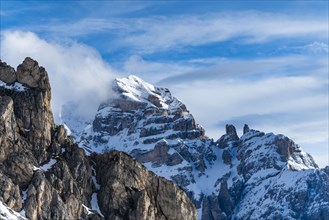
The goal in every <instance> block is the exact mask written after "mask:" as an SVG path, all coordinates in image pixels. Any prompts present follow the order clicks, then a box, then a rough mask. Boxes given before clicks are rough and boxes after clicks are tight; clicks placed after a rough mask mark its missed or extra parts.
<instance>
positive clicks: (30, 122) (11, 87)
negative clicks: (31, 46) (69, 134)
mask: <svg viewBox="0 0 329 220" xmlns="http://www.w3.org/2000/svg"><path fill="white" fill-rule="evenodd" d="M1 67H4V70H3V69H2V70H1V71H2V72H4V73H7V72H10V73H11V74H12V75H15V77H12V78H15V79H16V78H17V81H14V82H12V83H11V84H5V83H3V82H5V81H9V80H7V78H8V77H4V78H0V80H1V81H0V85H2V86H0V94H1V95H2V96H5V95H6V96H9V97H11V99H12V100H13V105H14V113H15V119H16V123H17V129H18V132H19V133H20V134H21V136H24V137H25V138H26V140H28V141H29V142H30V143H32V144H33V145H34V147H33V149H32V151H34V154H35V155H37V154H39V155H37V160H38V162H39V163H41V162H43V161H45V159H46V158H47V152H46V150H47V149H46V148H41V146H43V147H46V146H49V145H50V143H51V131H52V130H53V128H54V126H55V124H54V119H53V115H52V112H51V108H50V99H51V91H50V85H49V80H48V75H47V72H46V71H45V69H44V68H43V67H39V66H38V63H37V62H36V61H34V60H32V59H31V58H26V59H25V60H24V62H23V63H22V64H21V65H19V66H18V68H17V72H15V71H13V69H12V68H10V67H8V66H7V65H6V64H5V63H1ZM8 74H9V73H7V74H3V75H5V76H7V75H8ZM32 76H33V77H32Z"/></svg>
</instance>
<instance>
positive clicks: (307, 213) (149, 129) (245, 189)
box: [75, 76, 329, 220]
mask: <svg viewBox="0 0 329 220" xmlns="http://www.w3.org/2000/svg"><path fill="white" fill-rule="evenodd" d="M113 90H114V91H115V92H116V93H117V94H116V96H115V98H113V99H111V100H108V101H107V102H104V103H102V104H101V105H100V107H99V109H98V112H97V114H96V116H95V118H94V120H93V122H92V123H91V124H90V125H89V126H88V127H87V128H86V129H85V130H84V131H83V132H82V133H81V132H80V134H81V135H80V137H78V142H79V143H80V144H81V145H82V146H84V148H85V149H86V151H87V152H89V153H92V152H98V153H101V152H107V151H109V150H112V149H117V150H120V151H124V152H126V153H128V154H130V155H132V156H133V157H134V158H135V159H137V160H138V161H140V162H142V163H143V164H144V165H145V166H146V167H147V168H148V169H150V170H152V171H153V172H155V173H156V174H158V175H160V176H163V177H165V178H167V179H169V180H172V181H174V182H175V183H177V184H178V185H179V186H180V187H182V188H183V189H184V190H185V191H186V192H187V193H188V195H189V196H190V198H191V199H192V200H193V202H194V204H195V205H196V207H197V208H198V213H199V219H201V218H202V219H204V220H208V219H211V220H217V219H327V217H328V216H329V179H328V172H329V171H328V168H326V169H322V170H321V169H319V168H318V166H317V164H316V163H315V162H314V160H313V158H312V157H311V156H310V155H309V154H307V153H305V152H304V151H303V150H302V149H301V148H300V147H299V146H298V145H297V144H295V143H294V142H293V141H292V140H290V139H289V138H288V137H286V136H284V135H275V134H273V133H268V134H265V133H263V132H260V131H257V130H253V129H250V128H249V126H248V125H245V126H244V128H243V135H242V136H241V137H239V136H238V135H237V132H236V128H235V127H234V126H233V125H226V134H225V135H223V136H221V137H220V138H219V139H218V140H217V141H213V140H212V139H209V138H208V137H207V136H205V131H204V129H203V128H202V127H201V126H199V125H198V124H197V123H196V122H195V120H194V118H193V116H192V114H191V113H190V112H189V111H188V110H187V108H186V106H185V105H184V104H183V103H182V102H181V101H179V100H178V99H176V98H175V97H173V96H172V95H171V93H170V91H169V90H168V89H165V88H158V87H155V86H153V85H151V84H149V83H146V82H144V81H143V80H141V79H139V78H138V77H135V76H129V77H127V78H122V79H117V80H115V81H114V83H113ZM75 133H79V132H76V131H75ZM129 193H130V191H129ZM129 193H128V194H129ZM125 201H126V200H125ZM134 201H135V200H134Z"/></svg>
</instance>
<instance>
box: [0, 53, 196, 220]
mask: <svg viewBox="0 0 329 220" xmlns="http://www.w3.org/2000/svg"><path fill="white" fill-rule="evenodd" d="M0 67H1V74H0V113H1V114H0V162H1V163H0V202H1V204H0V219H2V218H12V219H25V217H27V218H28V219H31V220H34V219H93V220H99V219H104V218H105V219H112V217H111V216H118V217H120V215H116V213H112V211H109V210H108V207H109V204H108V203H106V201H103V200H100V203H98V200H97V192H98V191H99V190H101V192H102V194H104V195H109V194H111V192H112V191H110V188H108V187H107V186H108V183H104V181H102V185H101V186H102V188H99V186H98V184H97V182H96V179H101V178H102V177H100V176H103V175H104V176H109V175H112V174H113V173H111V172H112V169H111V167H108V168H109V169H101V168H98V166H100V165H103V163H98V162H97V161H96V162H97V163H95V162H94V161H91V160H90V158H89V157H88V156H86V154H85V151H84V150H83V149H82V148H80V147H79V146H78V145H77V144H75V143H74V141H73V140H72V139H71V138H70V137H68V136H67V133H66V131H65V129H64V126H62V125H61V126H55V124H54V121H53V116H52V112H51V109H50V98H51V97H50V86H49V81H48V75H47V73H46V71H45V69H44V68H42V67H39V66H38V63H37V62H36V61H34V60H32V59H31V58H26V59H25V60H24V62H23V63H22V64H21V65H19V66H18V68H17V71H15V70H14V69H13V68H11V67H9V66H8V65H6V64H5V63H3V62H0ZM104 157H106V156H104ZM100 158H102V156H100ZM108 159H111V156H110V157H109V158H108ZM111 160H112V159H111ZM101 161H102V162H104V161H103V160H101ZM126 161H127V163H128V162H129V164H127V165H125V163H126ZM107 163H110V164H111V166H113V169H115V167H120V166H129V167H130V170H131V171H133V172H135V173H137V174H138V173H140V174H143V175H144V174H145V175H147V176H149V177H150V178H151V180H152V181H153V182H150V183H148V184H146V185H143V186H142V188H143V187H144V188H143V190H144V191H145V192H146V191H147V192H148V194H147V195H146V194H145V195H143V197H140V198H139V199H138V201H139V202H138V203H136V204H131V203H129V204H127V205H129V206H127V207H120V208H123V209H126V210H137V211H135V212H134V214H133V215H134V216H136V218H135V219H140V218H139V216H147V218H144V219H152V218H151V217H152V215H148V206H146V204H148V200H147V198H151V199H153V200H152V201H151V204H152V206H154V207H155V209H154V212H152V213H153V216H154V218H153V219H155V218H156V217H157V216H162V217H163V219H165V217H168V218H167V219H183V218H181V217H182V216H187V217H188V218H186V219H195V218H196V217H195V215H196V214H195V213H196V210H195V208H194V206H193V205H192V204H191V203H190V202H189V200H188V197H187V196H186V194H185V192H183V191H182V190H180V189H178V188H177V186H175V185H174V184H173V183H171V182H169V181H167V180H164V179H160V178H159V177H157V176H155V175H154V174H151V173H149V172H148V171H147V170H146V169H145V168H144V167H142V166H141V165H140V164H139V163H138V162H135V161H133V160H132V158H130V157H128V156H126V155H125V157H124V160H120V161H115V160H114V158H113V161H107V162H106V164H107ZM116 163H120V164H116ZM95 169H97V172H96V170H95ZM140 169H141V170H140ZM121 171H122V170H121ZM143 175H133V176H129V175H127V176H118V175H117V176H115V178H116V179H111V183H113V185H118V184H121V183H128V182H129V181H130V178H135V179H134V180H135V181H136V182H141V183H142V182H143V181H144V179H138V178H142V177H144V176H143ZM153 183H158V188H157V189H158V191H156V190H154V191H153V188H152V187H153V185H152V184H153ZM103 186H104V187H103ZM154 186H155V184H154ZM161 187H163V188H164V189H162V188H161ZM160 189H162V190H160ZM171 190H174V191H171ZM152 193H156V194H154V195H153V194H152ZM112 196H113V197H111V199H112V201H121V200H120V199H121V195H120V194H117V193H116V194H112ZM116 196H117V197H116ZM144 197H145V200H143V198H144ZM154 198H156V199H154ZM159 198H161V199H162V200H161V199H160V200H161V201H160V200H159ZM130 199H131V198H129V201H130ZM173 201H174V202H173ZM88 207H90V208H88ZM99 207H101V208H99ZM168 207H169V209H173V210H176V212H175V213H172V212H170V213H169V212H168V210H165V211H163V212H161V213H162V214H163V213H164V214H165V215H162V214H161V213H160V211H161V210H160V209H159V208H161V209H162V208H163V209H166V208H168ZM12 210H15V211H17V212H19V213H20V214H18V213H15V212H14V211H12ZM102 212H103V213H104V215H102V214H101V213H102ZM145 213H146V214H145ZM149 217H150V218H149ZM122 218H123V219H124V218H125V216H123V217H122ZM116 219H118V218H116ZM119 219H120V218H119Z"/></svg>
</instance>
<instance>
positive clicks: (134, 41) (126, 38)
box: [29, 11, 328, 53]
mask: <svg viewBox="0 0 329 220" xmlns="http://www.w3.org/2000/svg"><path fill="white" fill-rule="evenodd" d="M283 24H284V25H283ZM29 28H31V29H32V30H34V31H42V32H48V33H52V34H54V35H62V36H66V37H78V36H84V37H85V36H87V35H96V34H99V33H107V34H108V35H109V36H112V37H111V38H110V39H109V40H111V41H113V42H112V44H111V45H115V44H120V45H121V46H129V47H131V49H133V48H134V49H135V50H136V51H137V52H138V53H153V52H159V51H164V50H170V49H173V48H181V47H185V46H198V45H204V44H209V43H216V42H223V41H227V40H232V39H235V40H236V41H237V42H240V43H242V44H249V43H261V42H266V41H269V40H273V39H281V38H294V37H302V38H308V37H309V38H312V39H316V40H325V39H326V38H327V36H328V22H327V20H326V19H323V18H316V17H303V16H296V15H294V16H293V15H287V14H277V13H265V12H259V11H240V12H230V13H212V14H203V15H184V16H171V17H167V16H152V17H148V18H144V17H142V18H117V17H113V18H97V17H89V18H83V19H80V20H77V21H72V22H69V23H68V22H60V23H58V22H52V23H51V24H48V23H47V24H38V25H35V26H29ZM67 30H69V31H67Z"/></svg>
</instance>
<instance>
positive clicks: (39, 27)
mask: <svg viewBox="0 0 329 220" xmlns="http://www.w3.org/2000/svg"><path fill="white" fill-rule="evenodd" d="M328 4H329V3H328V1H316V0H309V1H284V0H281V1H279V0H277V1H235V0H233V1H96V0H94V1H8V0H6V1H1V7H0V16H1V48H0V52H1V59H2V60H4V61H6V62H7V63H9V64H11V65H13V66H17V65H18V64H19V63H20V62H21V61H22V60H23V59H24V57H25V56H31V57H33V58H35V59H37V60H38V61H39V63H40V64H41V65H43V66H45V67H46V69H47V70H48V72H49V74H50V78H51V80H52V84H53V103H52V105H53V108H54V112H55V114H58V112H59V111H60V106H61V104H63V103H64V102H68V101H72V100H87V101H84V102H85V103H84V102H83V101H81V103H82V104H81V109H83V110H84V111H85V110H86V109H88V110H89V111H87V112H84V111H83V112H82V113H81V114H82V115H84V116H86V117H88V116H89V115H92V113H93V112H94V111H95V108H97V107H95V106H97V105H98V103H99V102H100V101H101V100H104V99H106V98H107V97H108V94H109V93H110V92H109V89H108V88H109V84H110V82H111V80H112V79H113V78H115V77H119V76H126V75H129V74H134V75H137V76H139V77H141V78H143V79H144V80H145V81H148V82H151V83H154V84H156V85H159V86H163V87H168V88H169V89H170V90H171V91H172V93H173V94H174V95H175V96H176V97H178V98H179V99H181V100H182V101H183V102H184V103H186V105H187V107H188V108H189V109H190V111H191V112H192V114H194V116H195V118H196V120H197V122H198V123H200V124H201V125H203V126H204V127H205V128H206V131H207V134H208V135H209V136H210V137H212V138H214V139H217V138H219V136H220V135H221V134H223V132H224V125H225V123H233V124H235V125H236V126H237V127H238V129H239V130H241V127H242V124H243V123H249V124H250V127H253V128H255V129H259V130H264V131H265V132H271V131H272V132H275V133H283V134H286V135H288V136H289V137H290V138H292V139H294V140H295V141H296V142H297V143H298V144H300V145H301V146H302V147H303V148H304V149H305V150H306V151H307V152H310V153H311V154H312V155H314V157H315V158H316V160H317V162H318V163H319V164H320V165H321V166H324V165H327V164H329V161H328V160H329V159H328V157H329V156H328V10H329V6H328ZM76 85H79V86H76ZM90 106H92V107H90Z"/></svg>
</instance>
